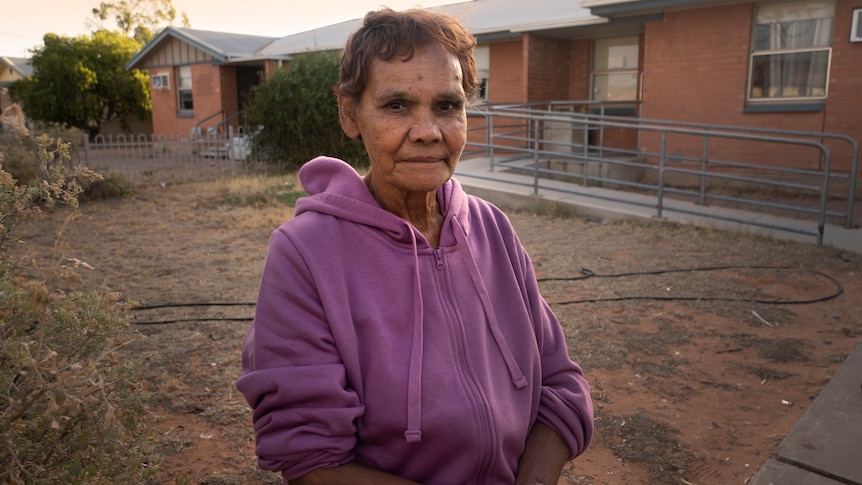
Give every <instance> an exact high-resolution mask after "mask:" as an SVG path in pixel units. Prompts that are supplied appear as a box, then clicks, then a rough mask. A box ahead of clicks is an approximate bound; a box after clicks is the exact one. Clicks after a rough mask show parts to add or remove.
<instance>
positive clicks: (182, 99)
mask: <svg viewBox="0 0 862 485" xmlns="http://www.w3.org/2000/svg"><path fill="white" fill-rule="evenodd" d="M177 111H179V113H180V114H187V115H190V114H193V113H194V101H193V97H192V66H180V67H178V68H177Z"/></svg>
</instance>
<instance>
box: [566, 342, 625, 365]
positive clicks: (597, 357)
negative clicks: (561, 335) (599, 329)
mask: <svg viewBox="0 0 862 485" xmlns="http://www.w3.org/2000/svg"><path fill="white" fill-rule="evenodd" d="M566 345H567V346H568V349H569V355H571V356H572V359H573V360H574V361H575V362H577V363H578V364H580V365H581V366H582V367H583V368H584V369H585V370H589V369H607V370H613V369H619V368H621V367H622V366H623V365H625V363H626V357H627V356H628V350H627V349H626V348H625V347H624V346H622V345H619V344H616V343H613V342H606V341H603V340H599V339H595V338H589V339H585V338H583V337H581V336H577V337H566Z"/></svg>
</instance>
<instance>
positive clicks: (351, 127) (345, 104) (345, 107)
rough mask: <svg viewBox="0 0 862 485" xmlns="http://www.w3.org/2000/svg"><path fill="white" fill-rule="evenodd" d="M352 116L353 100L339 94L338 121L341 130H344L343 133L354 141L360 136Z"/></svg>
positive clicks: (353, 112)
mask: <svg viewBox="0 0 862 485" xmlns="http://www.w3.org/2000/svg"><path fill="white" fill-rule="evenodd" d="M354 114H355V111H354V105H353V98H350V97H348V96H342V95H340V94H339V95H338V121H340V122H341V129H342V130H344V133H345V134H346V135H347V136H348V137H350V138H353V139H354V140H355V139H359V138H360V137H361V135H362V134H361V133H360V132H359V125H357V124H356V120H355V118H354Z"/></svg>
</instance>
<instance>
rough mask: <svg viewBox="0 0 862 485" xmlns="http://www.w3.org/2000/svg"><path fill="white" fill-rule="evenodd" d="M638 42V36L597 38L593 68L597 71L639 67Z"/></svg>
mask: <svg viewBox="0 0 862 485" xmlns="http://www.w3.org/2000/svg"><path fill="white" fill-rule="evenodd" d="M638 42H639V41H638V38H637V37H620V38H614V39H597V40H596V41H595V49H594V50H593V52H594V59H593V69H594V70H596V71H609V70H613V69H637V68H638Z"/></svg>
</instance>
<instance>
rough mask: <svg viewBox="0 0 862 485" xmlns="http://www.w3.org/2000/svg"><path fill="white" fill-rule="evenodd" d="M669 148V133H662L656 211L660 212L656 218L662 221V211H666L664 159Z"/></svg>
mask: <svg viewBox="0 0 862 485" xmlns="http://www.w3.org/2000/svg"><path fill="white" fill-rule="evenodd" d="M666 147H667V132H666V131H662V132H661V151H660V152H659V160H658V201H657V203H656V209H657V210H658V212H657V214H656V217H658V218H659V219H661V216H662V209H664V158H665V149H666Z"/></svg>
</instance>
